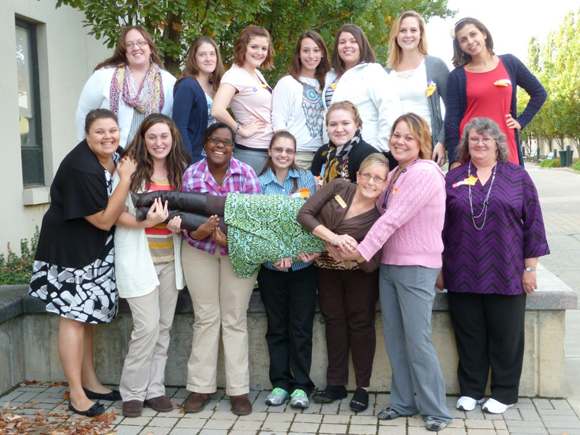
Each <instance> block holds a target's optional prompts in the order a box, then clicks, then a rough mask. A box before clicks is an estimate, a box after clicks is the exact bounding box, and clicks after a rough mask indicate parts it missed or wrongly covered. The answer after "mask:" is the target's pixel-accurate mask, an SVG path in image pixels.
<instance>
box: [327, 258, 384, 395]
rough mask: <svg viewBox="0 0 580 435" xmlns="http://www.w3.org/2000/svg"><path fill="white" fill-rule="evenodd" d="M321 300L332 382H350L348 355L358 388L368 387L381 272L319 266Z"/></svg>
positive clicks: (373, 351) (371, 369)
mask: <svg viewBox="0 0 580 435" xmlns="http://www.w3.org/2000/svg"><path fill="white" fill-rule="evenodd" d="M318 278H319V281H318V299H319V301H320V309H321V311H322V315H323V316H324V322H325V323H326V347H327V352H328V369H327V372H326V382H327V384H328V385H346V384H348V362H349V358H348V356H349V355H348V354H349V350H351V351H352V362H353V366H354V373H355V378H356V386H357V387H363V388H365V387H368V386H369V384H370V379H371V374H372V371H373V359H374V357H375V347H376V335H375V312H376V304H377V300H378V297H379V271H378V270H375V271H374V272H371V273H366V272H363V271H362V270H331V269H322V268H319V269H318Z"/></svg>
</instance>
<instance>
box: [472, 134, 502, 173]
mask: <svg viewBox="0 0 580 435" xmlns="http://www.w3.org/2000/svg"><path fill="white" fill-rule="evenodd" d="M467 140H468V146H469V155H470V157H471V160H472V161H473V162H474V163H475V164H476V165H478V166H486V165H492V164H493V163H495V162H496V161H497V141H496V140H495V139H494V138H493V137H492V136H491V135H490V134H489V133H488V132H485V131H484V132H483V133H482V134H479V133H478V132H477V130H476V129H475V128H472V129H471V130H470V131H469V135H468V137H467Z"/></svg>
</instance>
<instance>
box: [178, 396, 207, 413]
mask: <svg viewBox="0 0 580 435" xmlns="http://www.w3.org/2000/svg"><path fill="white" fill-rule="evenodd" d="M210 400H211V394H203V393H190V394H189V396H187V399H185V402H183V412H201V411H203V409H204V408H205V405H207V403H208V402H209V401H210Z"/></svg>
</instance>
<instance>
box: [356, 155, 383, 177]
mask: <svg viewBox="0 0 580 435" xmlns="http://www.w3.org/2000/svg"><path fill="white" fill-rule="evenodd" d="M373 165H383V166H385V168H386V169H387V174H388V173H389V159H387V158H386V157H385V155H384V154H383V153H372V154H369V155H368V156H366V158H365V159H364V160H363V161H362V163H361V164H360V166H359V167H358V173H359V174H362V171H364V170H365V169H366V168H368V167H369V166H373Z"/></svg>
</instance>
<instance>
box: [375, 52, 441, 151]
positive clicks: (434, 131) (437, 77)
mask: <svg viewBox="0 0 580 435" xmlns="http://www.w3.org/2000/svg"><path fill="white" fill-rule="evenodd" d="M385 70H386V71H387V73H390V72H391V69H390V68H389V67H388V66H387V67H385ZM425 70H426V71H427V82H435V84H436V88H435V92H434V93H433V95H431V96H430V97H429V99H428V100H429V111H430V112H431V135H432V136H433V146H435V144H436V143H437V142H441V143H442V144H443V145H445V128H444V126H443V117H442V116H441V99H443V104H444V105H446V103H447V80H448V79H449V68H447V65H445V62H443V61H442V60H441V59H439V58H438V57H434V56H429V55H428V54H427V55H425ZM425 88H427V84H425Z"/></svg>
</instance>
